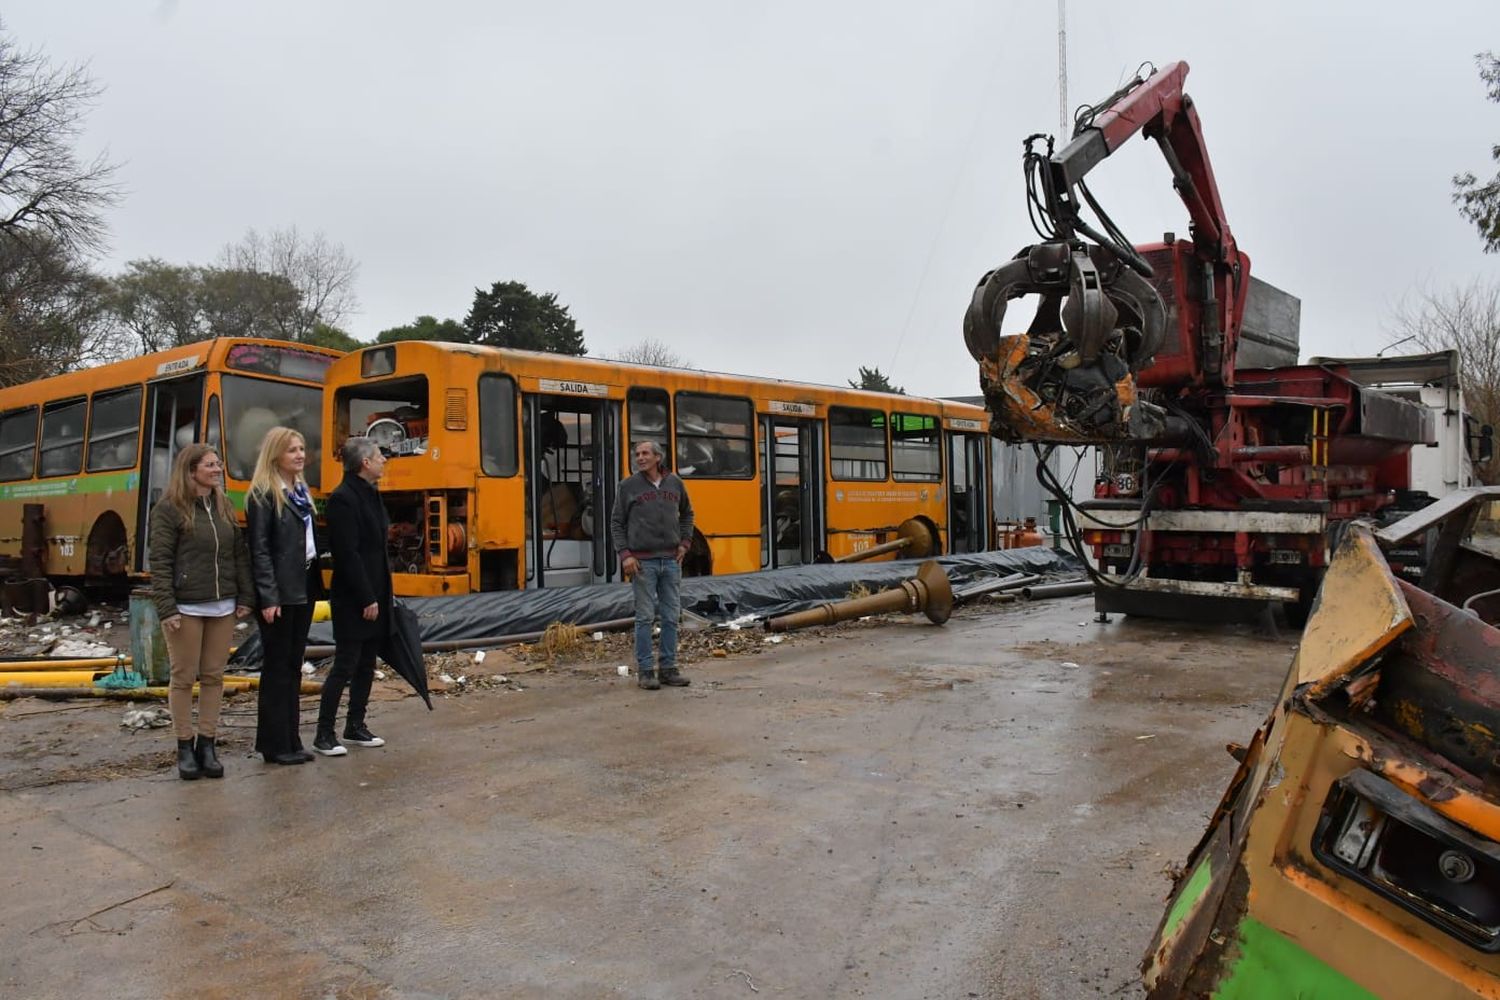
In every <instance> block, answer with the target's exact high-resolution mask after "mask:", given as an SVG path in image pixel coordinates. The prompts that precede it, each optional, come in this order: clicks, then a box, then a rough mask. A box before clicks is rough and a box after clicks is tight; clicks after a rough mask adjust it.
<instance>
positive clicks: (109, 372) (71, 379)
mask: <svg viewBox="0 0 1500 1000" xmlns="http://www.w3.org/2000/svg"><path fill="white" fill-rule="evenodd" d="M242 346H252V347H267V348H275V349H282V350H290V351H296V352H300V353H304V354H321V355H324V356H325V357H329V358H333V359H337V358H340V357H342V356H343V354H344V352H343V351H339V350H334V349H333V348H329V347H319V346H316V345H314V344H300V343H297V342H295V341H290V340H267V339H264V338H261V337H214V338H211V339H209V340H200V341H197V342H196V343H192V344H184V345H183V346H181V347H172V348H168V349H167V350H165V351H155V352H153V353H151V354H142V355H139V356H137V357H134V358H124V359H121V360H119V361H108V362H105V363H103V364H99V365H94V366H92V367H89V368H81V369H79V370H78V371H72V372H65V373H63V374H61V375H53V376H51V377H49V378H43V379H36V380H34V381H31V382H20V383H17V384H16V385H12V386H6V387H4V388H0V410H8V409H12V408H14V407H16V406H21V405H29V404H30V403H33V402H36V401H38V400H44V399H60V398H63V397H66V396H83V395H87V394H88V393H90V392H93V391H94V390H96V389H100V388H107V387H109V386H112V385H125V384H130V383H135V382H150V381H154V380H155V379H158V378H167V377H170V376H172V375H178V374H187V373H188V372H191V371H197V370H199V369H205V368H206V369H224V368H225V367H234V366H230V365H228V364H227V362H228V359H229V353H230V351H231V350H233V349H235V348H237V347H242ZM242 370H243V371H244V372H245V373H246V374H250V375H272V376H273V377H280V378H284V379H286V380H288V381H294V382H305V381H308V380H306V379H299V378H297V377H295V376H287V375H280V376H276V375H274V373H270V372H264V371H257V370H255V369H253V368H250V367H245V368H243V369H242Z"/></svg>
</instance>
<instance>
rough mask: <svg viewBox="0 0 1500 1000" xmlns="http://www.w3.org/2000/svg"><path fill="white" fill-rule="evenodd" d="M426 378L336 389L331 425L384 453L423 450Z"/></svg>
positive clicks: (397, 453) (425, 415) (424, 441)
mask: <svg viewBox="0 0 1500 1000" xmlns="http://www.w3.org/2000/svg"><path fill="white" fill-rule="evenodd" d="M427 414H428V407H427V379H426V378H425V377H422V376H419V377H416V378H398V379H391V380H390V381H388V382H371V383H368V384H363V385H359V386H357V387H351V388H349V389H341V390H339V393H338V396H337V397H336V398H335V401H334V415H333V422H334V426H335V427H337V428H338V430H339V434H340V436H341V437H343V436H346V435H347V436H349V437H357V436H359V435H364V436H366V437H368V438H369V439H370V440H372V441H374V442H375V443H376V444H378V445H379V446H380V450H381V451H383V452H385V453H386V455H388V456H393V457H394V456H398V455H423V454H426V452H427Z"/></svg>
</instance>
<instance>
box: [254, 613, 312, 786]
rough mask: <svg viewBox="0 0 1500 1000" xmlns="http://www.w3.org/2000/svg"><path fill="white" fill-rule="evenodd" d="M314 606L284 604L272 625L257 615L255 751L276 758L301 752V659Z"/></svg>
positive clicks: (305, 646) (305, 648)
mask: <svg viewBox="0 0 1500 1000" xmlns="http://www.w3.org/2000/svg"><path fill="white" fill-rule="evenodd" d="M312 613H313V606H312V605H311V604H283V605H282V606H281V617H279V618H277V619H276V620H275V621H274V622H270V623H269V624H268V623H267V622H266V620H265V619H264V618H262V617H261V616H260V612H258V611H257V612H256V613H255V622H256V624H257V625H259V626H260V647H261V654H262V657H263V659H262V662H261V665H260V701H259V703H258V705H257V706H256V713H255V752H256V753H259V754H266V755H269V756H275V755H276V754H283V753H294V752H296V751H298V750H301V749H302V737H301V736H300V735H299V734H298V732H297V727H298V725H299V723H300V721H301V720H300V708H301V706H300V703H299V697H298V696H299V692H300V690H301V687H302V656H303V654H304V653H305V652H306V651H307V627H308V626H309V625H311V624H312Z"/></svg>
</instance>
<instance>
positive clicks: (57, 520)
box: [16, 477, 89, 576]
mask: <svg viewBox="0 0 1500 1000" xmlns="http://www.w3.org/2000/svg"><path fill="white" fill-rule="evenodd" d="M81 482H83V479H82V478H81V477H80V478H79V479H78V480H75V481H74V482H73V483H72V484H71V485H68V484H66V483H65V482H56V483H51V484H49V485H51V486H54V487H56V488H60V489H62V488H66V489H67V490H68V492H67V493H65V494H62V495H60V496H53V497H47V498H46V499H44V500H40V501H37V502H38V503H41V504H43V505H44V506H45V507H46V508H47V519H46V521H45V522H44V524H43V527H42V530H43V532H44V533H45V535H46V538H47V563H46V565H45V566H44V567H43V570H44V572H45V573H46V574H47V575H48V576H82V575H83V570H84V560H85V558H86V555H87V552H86V550H87V548H88V535H87V534H86V532H87V531H88V522H86V521H85V518H86V517H87V516H88V507H89V504H88V503H87V497H86V496H85V494H82V493H79V492H77V489H78V484H79V483H81ZM16 529H17V533H18V534H19V531H20V523H19V522H17V525H16Z"/></svg>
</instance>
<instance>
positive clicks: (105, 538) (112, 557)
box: [84, 510, 130, 585]
mask: <svg viewBox="0 0 1500 1000" xmlns="http://www.w3.org/2000/svg"><path fill="white" fill-rule="evenodd" d="M129 571H130V541H129V539H127V538H126V536H125V522H124V521H122V520H120V515H118V514H116V513H115V512H114V511H112V510H111V511H105V512H104V513H103V514H100V515H99V519H98V520H97V521H95V522H94V526H93V528H92V529H90V530H89V541H88V550H87V553H86V555H85V561H84V573H85V574H86V578H87V580H88V582H89V583H90V584H95V585H100V584H112V583H119V584H121V585H124V582H125V574H127V573H128V572H129Z"/></svg>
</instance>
